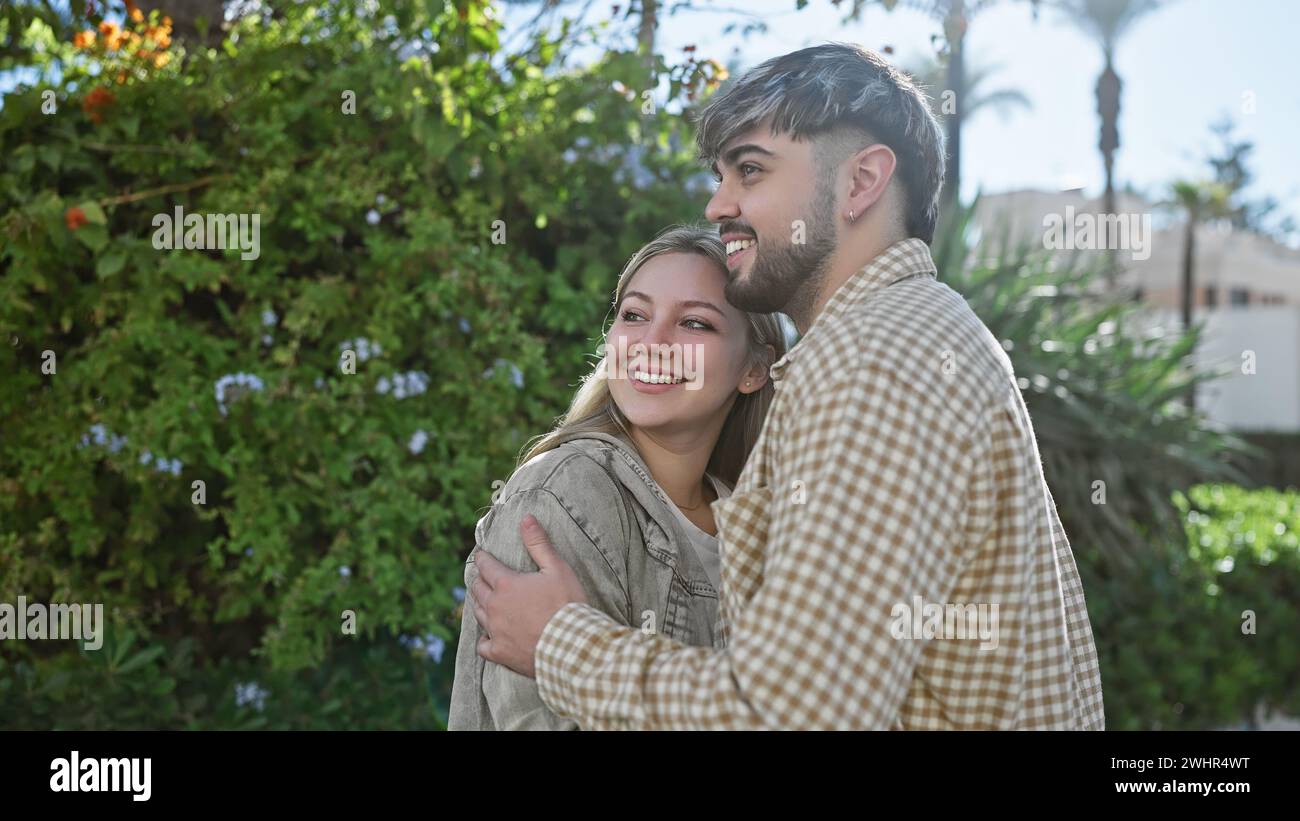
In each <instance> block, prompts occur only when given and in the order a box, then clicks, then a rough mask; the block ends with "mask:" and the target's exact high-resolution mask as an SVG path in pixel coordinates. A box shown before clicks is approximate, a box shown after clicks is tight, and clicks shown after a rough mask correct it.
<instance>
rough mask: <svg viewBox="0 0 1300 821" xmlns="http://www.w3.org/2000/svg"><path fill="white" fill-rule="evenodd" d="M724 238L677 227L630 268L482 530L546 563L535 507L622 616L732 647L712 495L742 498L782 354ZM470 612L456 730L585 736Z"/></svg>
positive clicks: (509, 556) (779, 338)
mask: <svg viewBox="0 0 1300 821" xmlns="http://www.w3.org/2000/svg"><path fill="white" fill-rule="evenodd" d="M726 283H727V264H726V254H725V251H724V249H723V246H722V243H721V241H720V240H719V239H718V236H717V234H716V232H714V231H710V230H707V229H703V228H695V227H689V226H677V227H673V228H670V229H668V230H666V231H664V232H663V233H661V234H660V235H659V236H658V237H656V238H655V239H654V240H652V241H651V242H650V243H648V244H647V245H646V246H645V247H643V248H642V249H641V250H639V251H638V252H637V253H636V254H635V255H633V257H632V259H631V260H629V261H628V263H627V265H626V266H625V267H624V269H623V273H622V274H621V275H620V276H619V280H618V287H617V289H616V291H615V295H614V303H613V304H614V312H615V320H614V322H613V324H612V325H611V326H610V328H609V330H608V332H607V333H606V336H605V344H604V355H603V357H602V358H601V360H600V361H599V362H598V363H597V365H596V368H595V370H594V371H593V372H592V374H591V375H590V376H588V377H587V378H586V379H585V380H584V381H583V385H582V387H581V388H580V389H579V390H578V393H577V395H576V396H575V397H574V399H573V403H572V404H571V405H570V406H569V410H568V412H567V413H565V415H564V416H563V417H562V418H561V419H560V421H559V424H558V425H557V426H556V428H555V430H553V431H552V432H550V433H549V434H546V435H544V436H541V437H538V439H537V440H535V441H534V442H533V443H531V446H530V447H528V448H526V451H525V454H524V456H523V457H522V459H521V462H522V464H521V465H520V466H519V467H518V468H517V469H516V470H515V472H514V475H513V476H511V478H510V481H509V482H507V483H506V485H505V487H504V488H502V490H501V494H500V496H499V497H498V499H497V501H496V503H495V504H494V505H493V507H492V510H491V511H489V512H488V514H487V515H486V516H484V517H483V518H482V519H481V520H480V521H479V523H478V526H477V528H476V529H475V548H474V551H473V552H471V553H470V556H469V559H468V560H467V562H466V564H465V589H466V590H468V589H470V587H471V586H472V584H473V582H474V579H475V578H476V577H477V569H476V567H475V562H474V559H475V556H476V555H477V553H478V551H480V550H488V551H489V552H491V553H492V555H494V556H496V557H497V558H498V559H500V560H501V561H503V562H505V563H506V564H507V565H510V566H511V567H514V568H515V569H519V570H524V569H527V570H536V569H537V566H536V565H535V564H533V562H532V560H531V559H530V558H529V557H528V555H527V552H526V551H525V549H524V546H523V542H522V540H521V538H520V535H519V525H520V522H521V521H522V519H523V518H524V517H525V516H526V515H528V514H532V515H533V516H535V517H536V518H537V520H538V521H539V522H541V524H542V526H543V527H544V528H545V529H546V532H547V534H549V535H550V537H551V541H552V543H554V545H555V547H556V549H557V550H558V551H559V552H560V553H561V555H562V556H563V557H564V559H565V561H567V562H568V563H569V564H570V565H571V566H572V567H573V569H574V571H576V572H577V574H578V577H579V578H580V579H582V583H583V588H584V589H585V590H586V592H587V595H588V598H589V600H590V602H591V604H592V605H593V606H595V607H598V608H600V609H601V610H603V611H604V612H606V613H608V614H609V615H610V616H611V617H613V618H615V619H617V620H618V621H620V622H622V623H624V624H627V625H631V626H637V627H640V628H641V629H642V630H644V631H646V632H647V633H650V632H659V633H662V634H664V635H666V636H668V637H670V638H673V639H676V640H678V641H681V642H683V643H686V644H694V645H707V646H713V647H718V646H721V635H720V630H719V628H720V625H719V621H718V595H719V590H720V589H721V580H720V573H719V565H720V557H719V553H718V540H717V528H716V527H715V525H714V521H713V513H712V511H711V510H710V504H711V503H712V502H714V501H716V500H717V499H719V498H723V497H725V496H726V495H727V494H728V493H730V488H731V487H733V486H734V485H735V483H736V480H737V478H738V477H739V475H740V470H741V468H742V467H743V466H744V463H745V459H746V457H747V456H748V455H749V452H750V449H751V448H753V446H754V444H755V442H756V441H757V440H758V435H759V431H760V430H761V429H762V426H763V419H764V417H765V415H766V413H767V408H768V405H769V404H770V403H771V401H772V397H773V387H772V385H771V383H770V382H769V381H768V368H769V367H770V366H771V364H772V363H773V362H775V361H776V360H777V359H779V358H780V357H781V356H783V355H784V354H785V342H784V337H783V335H782V333H781V327H780V325H779V324H778V323H777V321H776V319H775V317H773V316H772V315H765V314H748V313H745V312H743V311H740V310H739V309H737V308H735V307H733V306H732V305H730V304H729V303H728V302H727V301H726V298H725V297H724V294H723V291H724V287H725V286H726ZM479 636H480V630H479V626H478V623H477V621H476V620H475V618H474V613H473V608H470V607H468V606H467V607H465V608H464V613H463V616H462V621H461V634H460V644H459V647H458V649H457V654H456V678H455V682H454V684H453V686H452V700H451V715H450V720H449V723H448V726H449V729H452V730H492V729H498V730H505V729H510V730H518V729H576V725H575V724H574V723H573V722H572V721H568V720H566V719H561V718H559V717H558V716H556V715H554V714H553V713H551V712H550V710H548V709H547V708H546V706H545V704H543V703H542V700H541V698H540V697H539V695H538V693H537V686H536V684H535V683H534V682H533V680H532V679H529V678H526V677H524V676H520V675H518V674H517V673H515V672H513V671H511V670H509V669H506V668H504V667H501V666H499V665H496V664H492V663H488V662H485V661H484V660H483V659H482V658H481V657H480V656H479V655H478V651H477V647H478V640H479Z"/></svg>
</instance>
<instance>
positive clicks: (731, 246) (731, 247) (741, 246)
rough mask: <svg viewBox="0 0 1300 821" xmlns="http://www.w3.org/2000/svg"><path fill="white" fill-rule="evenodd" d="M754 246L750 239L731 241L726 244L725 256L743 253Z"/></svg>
mask: <svg viewBox="0 0 1300 821" xmlns="http://www.w3.org/2000/svg"><path fill="white" fill-rule="evenodd" d="M753 244H754V240H752V239H733V240H732V241H731V242H728V243H727V254H729V255H730V254H734V253H736V252H737V251H743V250H745V249H746V248H748V247H750V246H751V245H753Z"/></svg>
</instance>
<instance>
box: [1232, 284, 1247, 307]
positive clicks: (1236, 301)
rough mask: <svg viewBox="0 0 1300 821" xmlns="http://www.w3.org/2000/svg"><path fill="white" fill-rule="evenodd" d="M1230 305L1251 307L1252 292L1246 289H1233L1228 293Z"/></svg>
mask: <svg viewBox="0 0 1300 821" xmlns="http://www.w3.org/2000/svg"><path fill="white" fill-rule="evenodd" d="M1228 304H1230V305H1249V304H1250V291H1249V290H1247V289H1246V288H1233V289H1232V290H1230V291H1228Z"/></svg>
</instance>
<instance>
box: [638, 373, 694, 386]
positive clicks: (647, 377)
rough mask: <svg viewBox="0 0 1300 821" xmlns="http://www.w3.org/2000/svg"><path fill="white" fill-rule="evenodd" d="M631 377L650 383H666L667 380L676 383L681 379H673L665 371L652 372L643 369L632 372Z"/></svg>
mask: <svg viewBox="0 0 1300 821" xmlns="http://www.w3.org/2000/svg"><path fill="white" fill-rule="evenodd" d="M632 378H633V379H635V380H636V381H638V382H649V383H650V384H652V385H666V384H668V383H669V382H673V383H677V382H681V381H682V380H680V379H673V378H672V376H670V375H669V374H666V373H663V374H653V373H646V372H644V371H637V372H636V373H634V374H632Z"/></svg>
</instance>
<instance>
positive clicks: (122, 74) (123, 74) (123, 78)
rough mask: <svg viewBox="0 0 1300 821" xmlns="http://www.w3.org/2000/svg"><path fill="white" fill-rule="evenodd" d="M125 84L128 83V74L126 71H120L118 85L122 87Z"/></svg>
mask: <svg viewBox="0 0 1300 821" xmlns="http://www.w3.org/2000/svg"><path fill="white" fill-rule="evenodd" d="M125 82H126V72H125V71H119V72H118V73H117V84H118V85H122V84H123V83H125Z"/></svg>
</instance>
